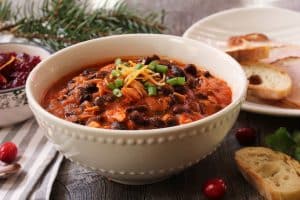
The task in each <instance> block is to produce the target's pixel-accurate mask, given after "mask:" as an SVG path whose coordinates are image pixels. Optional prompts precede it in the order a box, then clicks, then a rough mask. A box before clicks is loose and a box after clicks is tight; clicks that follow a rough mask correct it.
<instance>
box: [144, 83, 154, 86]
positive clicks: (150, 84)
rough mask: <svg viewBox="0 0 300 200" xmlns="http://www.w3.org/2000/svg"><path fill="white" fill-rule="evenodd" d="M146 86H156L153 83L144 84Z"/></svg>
mask: <svg viewBox="0 0 300 200" xmlns="http://www.w3.org/2000/svg"><path fill="white" fill-rule="evenodd" d="M144 85H145V87H150V86H154V85H153V84H152V83H150V82H146V83H144Z"/></svg>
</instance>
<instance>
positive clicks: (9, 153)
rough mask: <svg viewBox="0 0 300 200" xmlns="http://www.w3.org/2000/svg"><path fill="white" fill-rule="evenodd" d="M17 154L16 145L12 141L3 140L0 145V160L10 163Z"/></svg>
mask: <svg viewBox="0 0 300 200" xmlns="http://www.w3.org/2000/svg"><path fill="white" fill-rule="evenodd" d="M17 154H18V148H17V146H16V145H15V144H14V143H12V142H5V143H3V144H2V145H1V146H0V160H1V161H3V162H5V163H12V162H13V161H14V160H15V159H16V157H17Z"/></svg>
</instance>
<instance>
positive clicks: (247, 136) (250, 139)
mask: <svg viewBox="0 0 300 200" xmlns="http://www.w3.org/2000/svg"><path fill="white" fill-rule="evenodd" d="M235 137H236V139H237V140H238V141H239V143H240V144H241V145H243V146H247V145H252V144H254V143H255V140H256V131H255V129H253V128H249V127H244V128H239V129H238V130H237V131H236V133H235Z"/></svg>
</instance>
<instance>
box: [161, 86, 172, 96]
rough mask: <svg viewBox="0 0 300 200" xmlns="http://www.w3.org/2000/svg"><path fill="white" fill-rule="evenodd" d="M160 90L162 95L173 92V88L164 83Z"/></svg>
mask: <svg viewBox="0 0 300 200" xmlns="http://www.w3.org/2000/svg"><path fill="white" fill-rule="evenodd" d="M160 91H161V92H162V93H163V95H165V96H167V95H169V94H172V93H173V92H174V89H173V87H172V86H170V85H164V86H162V87H161V88H160Z"/></svg>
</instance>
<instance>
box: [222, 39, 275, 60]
mask: <svg viewBox="0 0 300 200" xmlns="http://www.w3.org/2000/svg"><path fill="white" fill-rule="evenodd" d="M227 46H228V49H227V50H226V53H228V54H229V55H231V56H232V57H233V58H234V59H236V60H237V61H238V62H244V61H257V60H260V59H265V58H267V57H268V56H269V49H270V47H269V46H270V40H269V38H268V37H267V36H266V35H264V34H261V33H250V34H246V35H237V36H232V37H230V38H229V39H228V43H227Z"/></svg>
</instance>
